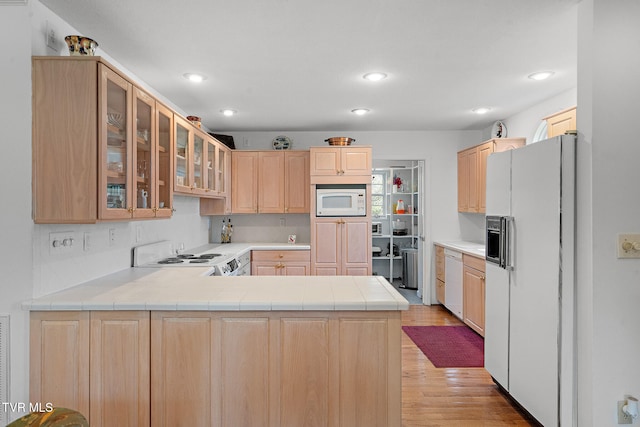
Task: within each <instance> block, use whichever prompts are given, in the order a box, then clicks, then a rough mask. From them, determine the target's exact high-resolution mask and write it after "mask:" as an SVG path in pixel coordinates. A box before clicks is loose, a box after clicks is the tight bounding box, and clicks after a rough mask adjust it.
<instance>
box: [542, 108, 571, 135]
mask: <svg viewBox="0 0 640 427" xmlns="http://www.w3.org/2000/svg"><path fill="white" fill-rule="evenodd" d="M543 120H546V122H547V137H548V138H551V137H554V136H558V135H564V133H565V132H566V131H568V130H576V129H577V120H576V107H571V108H567V109H566V110H562V111H558V112H557V113H555V114H552V115H550V116H547V117H545V118H544V119H543Z"/></svg>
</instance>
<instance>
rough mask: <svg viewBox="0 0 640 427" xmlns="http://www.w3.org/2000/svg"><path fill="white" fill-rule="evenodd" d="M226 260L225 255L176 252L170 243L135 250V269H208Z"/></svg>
mask: <svg viewBox="0 0 640 427" xmlns="http://www.w3.org/2000/svg"><path fill="white" fill-rule="evenodd" d="M224 258H225V256H224V254H220V253H214V252H205V253H200V254H193V253H182V254H177V255H176V253H175V251H174V245H172V244H171V242H169V241H166V240H165V241H161V242H156V243H150V244H147V245H142V246H137V247H135V248H133V263H132V264H133V266H134V267H156V268H157V267H189V266H192V267H198V266H199V267H203V266H204V267H206V266H214V265H216V264H217V263H219V262H220V261H222V260H223V259H224Z"/></svg>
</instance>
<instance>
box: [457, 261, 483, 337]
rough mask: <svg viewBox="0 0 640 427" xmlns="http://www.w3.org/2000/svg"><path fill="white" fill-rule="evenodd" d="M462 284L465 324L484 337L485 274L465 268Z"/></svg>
mask: <svg viewBox="0 0 640 427" xmlns="http://www.w3.org/2000/svg"><path fill="white" fill-rule="evenodd" d="M462 283H463V286H464V290H463V306H464V309H463V313H464V322H465V323H466V324H467V325H469V326H470V327H471V329H473V330H474V331H476V332H478V333H479V334H480V335H483V336H484V298H485V290H484V289H485V288H484V273H483V272H481V271H478V270H475V269H473V268H469V267H466V266H465V267H464V277H463V280H462Z"/></svg>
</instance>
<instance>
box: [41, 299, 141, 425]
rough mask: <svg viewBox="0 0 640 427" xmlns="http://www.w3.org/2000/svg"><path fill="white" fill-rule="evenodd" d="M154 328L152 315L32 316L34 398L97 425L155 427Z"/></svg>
mask: <svg viewBox="0 0 640 427" xmlns="http://www.w3.org/2000/svg"><path fill="white" fill-rule="evenodd" d="M149 327H150V317H149V312H147V311H134V312H129V311H112V312H104V311H94V312H88V311H80V312H78V311H69V312H32V313H31V338H30V340H31V341H30V343H31V352H30V353H31V361H30V364H31V367H30V371H31V375H30V400H31V401H32V402H55V406H62V407H66V408H71V409H75V410H78V411H80V412H81V413H82V414H83V415H84V416H85V417H87V418H88V420H89V422H90V423H91V425H92V426H112V425H132V426H133V425H136V426H138V425H139V426H144V425H149V419H150V377H149V374H150V371H149V357H150V354H149V351H150V332H149Z"/></svg>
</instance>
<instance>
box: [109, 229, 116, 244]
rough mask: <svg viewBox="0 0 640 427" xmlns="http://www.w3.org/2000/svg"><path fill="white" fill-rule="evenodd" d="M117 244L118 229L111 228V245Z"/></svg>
mask: <svg viewBox="0 0 640 427" xmlns="http://www.w3.org/2000/svg"><path fill="white" fill-rule="evenodd" d="M115 244H116V229H115V228H110V229H109V246H113V245H115Z"/></svg>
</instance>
